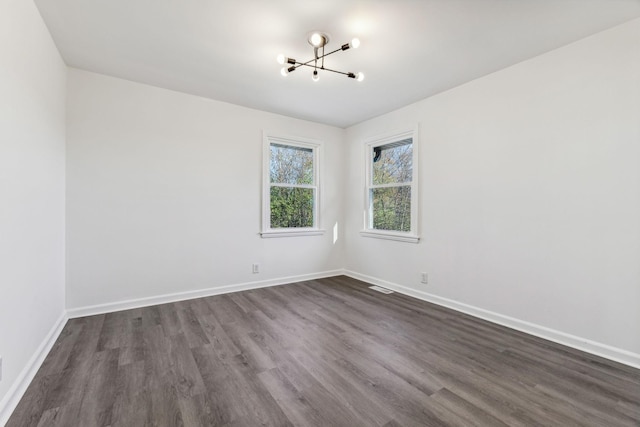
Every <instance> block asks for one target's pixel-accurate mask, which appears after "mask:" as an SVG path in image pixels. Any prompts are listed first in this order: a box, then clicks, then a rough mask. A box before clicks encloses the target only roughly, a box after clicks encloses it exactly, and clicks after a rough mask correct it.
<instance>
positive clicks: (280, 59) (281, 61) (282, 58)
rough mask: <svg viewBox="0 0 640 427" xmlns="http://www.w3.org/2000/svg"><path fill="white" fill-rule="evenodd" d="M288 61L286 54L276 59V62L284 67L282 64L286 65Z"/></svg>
mask: <svg viewBox="0 0 640 427" xmlns="http://www.w3.org/2000/svg"><path fill="white" fill-rule="evenodd" d="M286 59H287V58H285V56H284V54H282V53H281V54H279V55H278V56H277V57H276V61H278V64H281V65H282V64H284V62H285V61H286Z"/></svg>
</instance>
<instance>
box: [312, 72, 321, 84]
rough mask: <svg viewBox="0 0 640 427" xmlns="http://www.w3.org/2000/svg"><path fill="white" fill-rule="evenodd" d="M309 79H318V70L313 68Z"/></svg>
mask: <svg viewBox="0 0 640 427" xmlns="http://www.w3.org/2000/svg"><path fill="white" fill-rule="evenodd" d="M311 80H313V81H314V82H317V81H318V80H320V76H318V70H313V76H311Z"/></svg>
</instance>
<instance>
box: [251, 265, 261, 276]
mask: <svg viewBox="0 0 640 427" xmlns="http://www.w3.org/2000/svg"><path fill="white" fill-rule="evenodd" d="M251 271H252V272H253V274H258V273H260V264H253V265H252V266H251Z"/></svg>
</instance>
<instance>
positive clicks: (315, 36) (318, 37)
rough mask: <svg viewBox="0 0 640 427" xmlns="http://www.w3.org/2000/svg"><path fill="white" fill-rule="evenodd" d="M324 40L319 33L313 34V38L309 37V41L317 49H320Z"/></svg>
mask: <svg viewBox="0 0 640 427" xmlns="http://www.w3.org/2000/svg"><path fill="white" fill-rule="evenodd" d="M322 39H323V37H322V36H321V35H320V34H318V33H313V34H311V37H309V41H310V42H311V44H312V45H313V46H315V47H319V46H320V45H321V44H322Z"/></svg>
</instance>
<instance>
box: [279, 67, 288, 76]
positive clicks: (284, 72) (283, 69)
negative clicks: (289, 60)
mask: <svg viewBox="0 0 640 427" xmlns="http://www.w3.org/2000/svg"><path fill="white" fill-rule="evenodd" d="M280 74H282V75H283V76H284V77H287V74H289V71H288V70H287V67H282V69H281V70H280Z"/></svg>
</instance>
